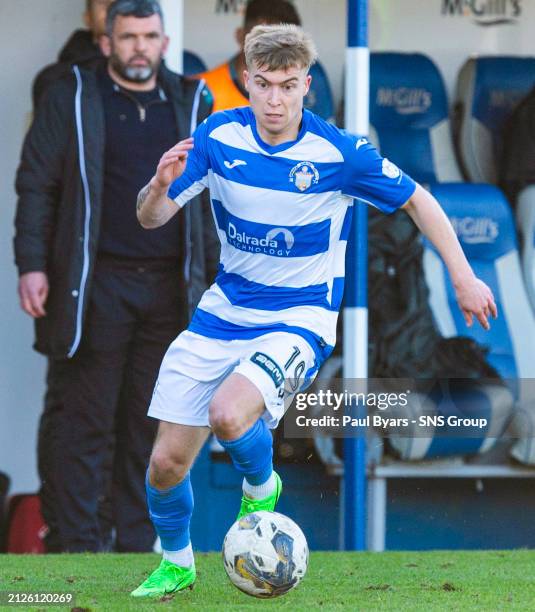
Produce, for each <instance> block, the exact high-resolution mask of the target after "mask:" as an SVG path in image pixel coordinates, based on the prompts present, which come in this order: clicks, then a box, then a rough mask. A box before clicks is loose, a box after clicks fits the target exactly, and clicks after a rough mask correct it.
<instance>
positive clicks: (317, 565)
mask: <svg viewBox="0 0 535 612" xmlns="http://www.w3.org/2000/svg"><path fill="white" fill-rule="evenodd" d="M158 563H159V557H158V556H156V555H111V554H108V555H48V556H31V555H20V556H19V555H0V591H19V592H21V591H26V592H39V591H41V592H52V591H60V592H73V593H74V594H75V597H76V601H75V605H76V609H77V610H105V611H106V612H108V611H114V610H117V611H121V612H123V611H126V610H140V611H141V610H167V609H171V608H182V609H199V610H208V611H212V610H253V609H260V608H262V609H265V610H292V611H294V610H306V611H307V612H318V611H319V610H366V611H368V610H382V611H383V610H393V611H396V612H398V611H399V610H410V611H411V612H413V611H415V610H425V611H426V612H428V611H431V610H449V611H456V610H462V611H463V612H464V611H465V610H485V611H487V610H488V611H490V610H535V551H528V550H518V551H489V552H389V553H337V552H333V553H313V554H312V555H311V559H310V565H309V569H308V572H307V575H306V576H305V578H304V580H303V582H302V583H301V584H300V585H299V586H298V587H297V588H296V589H295V590H294V591H291V592H290V593H288V594H287V595H285V596H283V597H281V598H279V599H276V600H270V601H265V600H256V599H253V598H250V597H248V596H247V595H244V594H242V593H240V592H239V591H238V590H237V589H235V588H234V587H233V586H232V585H231V584H230V582H229V581H228V579H227V577H226V575H225V571H224V569H223V566H222V563H221V559H220V556H219V555H218V554H215V553H213V554H212V553H211V554H198V555H197V567H198V578H197V583H196V585H195V588H194V589H193V591H187V592H184V593H179V594H177V595H175V596H170V597H167V598H164V599H165V601H162V600H160V601H158V600H157V601H150V600H149V601H145V600H142V601H140V600H133V599H132V598H130V597H129V595H128V593H129V592H130V590H132V589H133V588H134V587H136V586H137V585H138V584H139V583H140V582H142V580H143V579H144V578H145V577H146V575H147V574H148V573H149V572H150V571H151V570H152V569H154V568H155V567H156V566H157V564H158ZM0 607H1V606H0ZM10 608H11V609H16V608H15V606H10ZM2 609H7V607H5V608H2ZM18 609H21V607H20V606H19V607H18ZM24 609H25V610H29V609H41V610H43V609H52V608H45V607H44V606H40V607H39V608H28V607H24ZM54 609H57V610H66V609H69V608H65V607H63V608H54Z"/></svg>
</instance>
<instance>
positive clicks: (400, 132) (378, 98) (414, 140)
mask: <svg viewBox="0 0 535 612" xmlns="http://www.w3.org/2000/svg"><path fill="white" fill-rule="evenodd" d="M370 140H371V141H372V142H373V144H374V145H375V146H376V147H377V148H378V149H379V150H380V151H381V154H382V155H383V156H384V157H388V158H390V159H391V160H392V161H393V162H395V163H396V164H398V165H399V166H400V167H401V168H403V170H404V171H405V172H407V174H409V175H410V176H412V177H413V178H414V179H415V180H416V181H418V182H420V183H424V184H429V183H435V182H451V181H460V180H462V178H461V173H460V171H459V168H458V166H457V162H456V159H455V153H454V150H453V142H452V138H451V132H450V124H449V117H448V101H447V96H446V89H445V87H444V82H443V80H442V76H441V75H440V72H439V71H438V68H437V67H436V66H435V64H434V63H433V62H432V61H431V59H429V58H428V57H427V56H425V55H423V54H421V53H393V52H375V53H372V54H371V55H370Z"/></svg>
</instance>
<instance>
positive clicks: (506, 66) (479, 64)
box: [454, 56, 535, 183]
mask: <svg viewBox="0 0 535 612" xmlns="http://www.w3.org/2000/svg"><path fill="white" fill-rule="evenodd" d="M533 85H535V58H534V57H514V56H502V57H473V58H470V59H469V60H468V61H467V62H465V64H464V65H463V67H462V68H461V71H460V72H459V76H458V79H457V90H456V94H455V98H456V99H455V104H454V105H455V108H456V111H455V114H456V120H455V121H454V126H455V128H454V132H455V141H456V145H457V150H458V152H459V158H460V163H461V166H462V168H463V171H464V173H465V174H466V177H467V179H468V180H470V181H472V182H474V183H496V182H497V180H498V171H497V164H498V163H499V162H500V159H501V153H502V133H503V129H504V124H505V122H506V121H507V119H508V118H509V116H510V114H511V111H512V110H513V108H514V107H515V106H516V105H517V104H518V102H520V100H521V99H522V98H523V97H524V96H525V95H526V94H527V93H528V92H529V91H530V89H531V88H532V87H533Z"/></svg>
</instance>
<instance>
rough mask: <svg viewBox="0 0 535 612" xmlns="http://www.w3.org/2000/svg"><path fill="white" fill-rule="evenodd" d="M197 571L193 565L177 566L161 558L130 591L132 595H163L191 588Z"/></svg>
mask: <svg viewBox="0 0 535 612" xmlns="http://www.w3.org/2000/svg"><path fill="white" fill-rule="evenodd" d="M196 576H197V573H196V571H195V565H192V566H191V567H179V566H178V565H175V564H174V563H171V562H170V561H167V559H162V562H161V563H160V565H159V567H158V568H157V569H155V570H154V571H153V572H152V574H151V575H150V576H149V577H148V578H147V580H145V582H143V583H142V584H140V585H139V586H138V587H137V589H135V590H134V591H132V592H131V593H130V595H131V596H132V597H163V596H164V595H170V594H171V593H176V592H177V591H182V590H184V589H187V588H190V589H192V588H193V583H194V582H195V578H196Z"/></svg>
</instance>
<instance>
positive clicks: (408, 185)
mask: <svg viewBox="0 0 535 612" xmlns="http://www.w3.org/2000/svg"><path fill="white" fill-rule="evenodd" d="M347 138H348V140H347V141H346V147H345V151H344V176H343V185H342V193H343V194H344V195H348V196H351V197H353V198H358V199H359V200H362V201H363V202H365V203H366V204H370V205H372V206H374V207H375V208H378V209H379V210H380V211H382V212H384V213H386V214H390V213H393V212H395V211H396V210H397V209H398V208H399V207H400V206H403V204H405V202H407V200H408V199H409V198H410V197H411V196H412V194H413V193H414V190H415V189H416V183H415V182H414V181H413V180H412V178H411V177H410V176H409V175H408V174H405V173H404V172H403V171H402V170H401V169H400V168H398V167H397V166H396V165H395V164H394V163H392V162H391V161H390V160H388V159H387V158H386V157H381V156H380V155H379V153H378V152H377V149H376V148H375V147H374V146H373V145H371V144H370V143H369V142H368V140H367V139H366V138H359V137H358V136H352V135H349V134H348V135H347Z"/></svg>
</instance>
